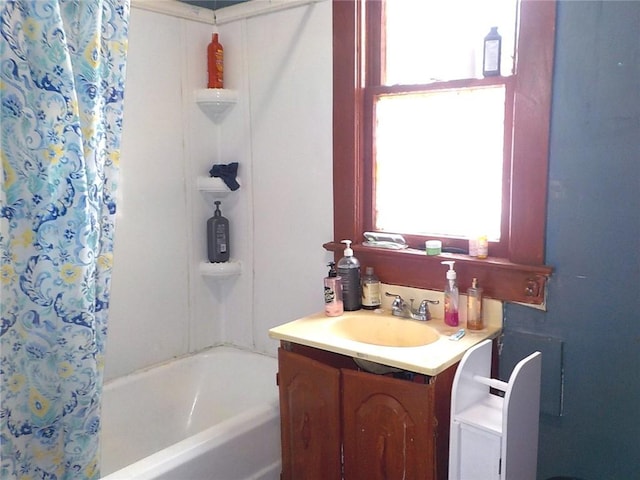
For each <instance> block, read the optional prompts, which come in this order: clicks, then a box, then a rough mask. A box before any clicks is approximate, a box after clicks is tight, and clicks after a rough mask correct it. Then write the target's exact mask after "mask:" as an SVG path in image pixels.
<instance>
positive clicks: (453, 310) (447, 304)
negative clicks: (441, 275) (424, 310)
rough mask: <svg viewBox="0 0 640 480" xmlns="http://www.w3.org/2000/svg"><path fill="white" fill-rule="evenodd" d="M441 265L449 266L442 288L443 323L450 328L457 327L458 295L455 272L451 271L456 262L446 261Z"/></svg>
mask: <svg viewBox="0 0 640 480" xmlns="http://www.w3.org/2000/svg"><path fill="white" fill-rule="evenodd" d="M441 263H442V264H443V265H449V270H447V283H446V284H445V287H444V323H446V324H447V325H449V326H450V327H457V326H458V323H459V316H458V305H459V301H460V293H459V292H458V285H457V280H456V278H457V275H456V271H455V270H454V269H453V265H454V264H455V263H456V262H454V261H453V260H448V261H444V262H441Z"/></svg>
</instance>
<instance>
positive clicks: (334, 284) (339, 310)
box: [324, 262, 344, 317]
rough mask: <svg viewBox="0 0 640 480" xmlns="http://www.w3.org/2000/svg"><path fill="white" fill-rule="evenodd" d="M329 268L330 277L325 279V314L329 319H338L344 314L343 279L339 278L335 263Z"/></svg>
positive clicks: (329, 265) (331, 263)
mask: <svg viewBox="0 0 640 480" xmlns="http://www.w3.org/2000/svg"><path fill="white" fill-rule="evenodd" d="M327 266H328V267H329V275H328V276H326V277H325V279H324V313H325V315H326V316H327V317H338V316H340V315H342V314H343V313H344V303H343V301H342V278H341V277H339V276H338V272H337V270H336V264H335V263H334V262H330V263H329V264H328V265H327Z"/></svg>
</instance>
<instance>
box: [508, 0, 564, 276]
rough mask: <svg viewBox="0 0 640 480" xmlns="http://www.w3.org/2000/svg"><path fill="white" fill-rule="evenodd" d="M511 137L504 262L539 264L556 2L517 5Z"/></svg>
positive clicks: (531, 1)
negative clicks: (508, 223) (523, 21)
mask: <svg viewBox="0 0 640 480" xmlns="http://www.w3.org/2000/svg"><path fill="white" fill-rule="evenodd" d="M521 12H522V13H521V14H522V15H526V16H527V18H528V19H529V20H531V21H528V22H527V23H526V24H523V25H522V27H521V29H520V33H519V37H518V57H517V59H516V72H517V76H516V92H515V102H514V103H515V104H514V116H515V122H516V123H515V124H516V125H517V126H518V128H516V129H515V130H514V132H513V163H512V168H513V172H512V178H511V185H512V195H511V202H512V204H511V215H512V217H511V235H510V245H509V259H510V260H511V261H513V262H517V263H523V264H527V265H542V264H543V263H544V242H545V233H546V231H545V229H546V216H547V208H546V205H547V175H548V168H549V167H548V158H549V125H550V116H551V93H552V91H551V90H552V78H553V54H554V48H555V21H556V2H555V1H548V2H541V1H538V0H522V3H521Z"/></svg>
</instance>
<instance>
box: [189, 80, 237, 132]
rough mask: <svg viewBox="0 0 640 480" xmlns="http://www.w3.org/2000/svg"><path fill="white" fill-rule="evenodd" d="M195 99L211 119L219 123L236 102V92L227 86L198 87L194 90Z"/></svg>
mask: <svg viewBox="0 0 640 480" xmlns="http://www.w3.org/2000/svg"><path fill="white" fill-rule="evenodd" d="M195 100H196V103H197V104H198V105H199V106H200V108H201V109H202V111H203V112H205V113H206V114H207V116H208V117H209V118H210V119H211V120H213V121H214V122H215V123H219V122H220V121H221V120H222V119H223V118H224V116H225V115H226V114H227V112H228V111H229V110H230V109H231V107H233V106H234V105H235V104H236V103H237V102H238V92H237V91H236V90H229V89H227V88H200V89H198V90H196V91H195Z"/></svg>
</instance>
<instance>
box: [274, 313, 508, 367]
mask: <svg viewBox="0 0 640 480" xmlns="http://www.w3.org/2000/svg"><path fill="white" fill-rule="evenodd" d="M371 315H383V316H390V315H391V313H390V312H389V311H388V310H381V309H379V310H375V311H374V312H372V311H370V310H369V311H367V310H358V311H355V312H345V315H343V316H339V317H327V316H325V314H324V312H320V313H316V314H314V315H309V316H307V317H303V318H300V319H298V320H294V321H292V322H289V323H285V324H283V325H279V326H277V327H274V328H272V329H271V330H269V336H270V337H271V338H275V339H278V340H282V341H289V342H293V343H297V344H301V345H306V346H309V347H315V348H319V349H321V350H326V351H330V352H334V353H339V354H342V355H347V356H350V357H354V358H360V359H364V360H368V361H371V362H376V363H380V364H383V365H388V366H391V367H396V368H400V369H403V370H408V371H412V372H417V373H422V374H425V375H430V376H434V375H438V374H439V373H441V372H443V371H444V370H446V369H447V368H449V367H450V366H451V365H454V364H455V363H457V362H459V361H460V360H461V359H462V356H463V355H464V353H465V352H466V351H467V350H468V349H469V348H471V347H473V346H474V345H476V344H477V343H480V342H481V341H483V340H485V339H487V338H496V337H497V336H498V335H499V333H500V331H501V327H500V326H499V325H493V324H491V323H489V324H488V325H487V326H486V327H485V328H484V329H483V330H480V331H470V330H467V329H466V328H465V332H466V333H465V335H464V336H463V337H462V338H461V339H460V340H457V341H453V340H450V339H449V337H450V336H451V335H452V334H454V333H456V332H457V331H458V330H460V328H463V327H464V325H463V324H462V322H461V324H460V326H458V327H450V326H448V325H446V324H445V323H444V321H443V320H442V319H432V320H429V321H428V322H427V324H428V325H429V326H430V327H431V328H433V329H434V330H436V331H437V333H438V338H437V340H436V341H434V342H432V343H429V344H427V345H420V346H411V347H404V346H403V347H389V346H381V345H373V344H369V343H363V342H358V341H354V340H351V339H348V338H344V337H343V336H340V335H336V333H335V331H336V328H335V327H336V323H337V322H340V321H341V319H343V317H344V316H351V317H353V316H363V317H366V316H371ZM393 318H394V319H397V320H398V321H399V322H404V321H408V322H414V320H405V319H402V318H398V317H393Z"/></svg>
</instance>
